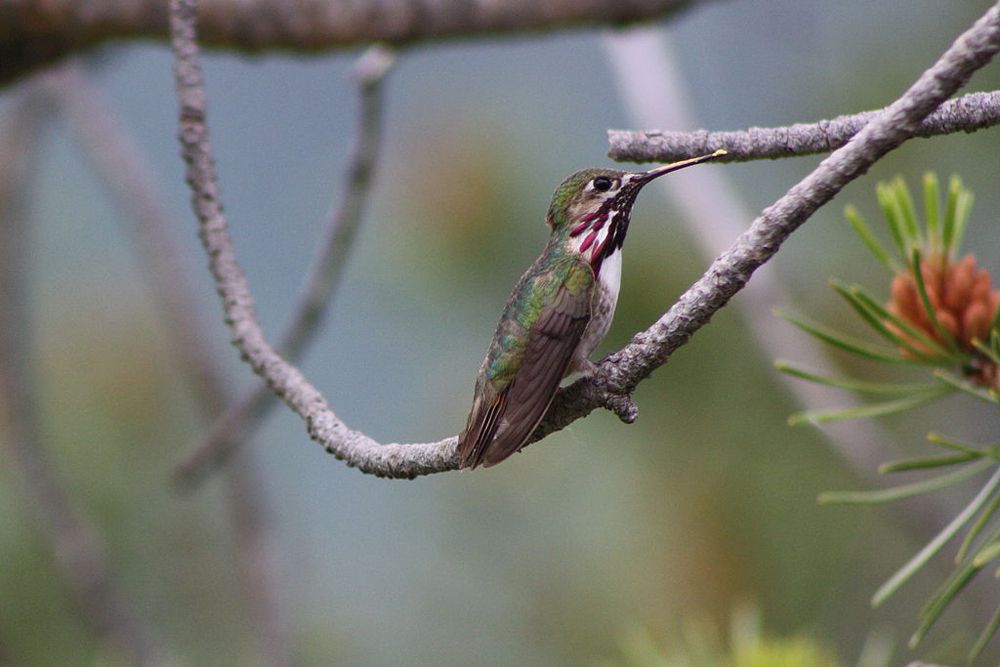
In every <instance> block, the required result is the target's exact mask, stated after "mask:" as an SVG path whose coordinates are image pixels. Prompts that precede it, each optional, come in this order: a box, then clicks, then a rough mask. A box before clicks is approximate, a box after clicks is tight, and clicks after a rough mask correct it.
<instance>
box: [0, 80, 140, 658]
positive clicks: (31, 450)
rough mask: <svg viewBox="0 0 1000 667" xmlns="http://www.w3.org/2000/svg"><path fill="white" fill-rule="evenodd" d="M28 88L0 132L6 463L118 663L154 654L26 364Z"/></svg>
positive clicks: (31, 95) (35, 116)
mask: <svg viewBox="0 0 1000 667" xmlns="http://www.w3.org/2000/svg"><path fill="white" fill-rule="evenodd" d="M41 98H42V95H41V94H39V93H38V92H37V91H34V90H33V91H29V92H28V93H27V96H26V97H25V98H24V99H22V100H21V101H20V103H19V105H18V106H17V107H16V108H15V109H14V110H13V112H12V114H11V117H10V119H9V120H8V122H7V123H5V127H4V128H3V129H2V131H0V139H2V141H3V145H2V146H0V155H2V156H3V158H2V160H0V271H2V274H3V275H2V276H0V420H2V421H3V422H4V423H5V425H6V438H5V440H6V445H7V447H8V448H9V450H8V451H9V460H10V462H11V465H13V466H14V470H15V471H16V478H17V480H18V482H19V483H20V487H19V488H20V489H21V492H22V494H23V505H24V509H25V512H27V513H29V514H33V516H34V519H35V521H34V525H35V526H36V527H37V528H38V530H39V532H40V533H41V534H42V536H43V537H44V538H45V540H46V541H47V542H48V544H49V546H50V547H51V549H52V552H53V555H54V560H55V565H56V568H57V570H58V572H59V575H60V577H61V579H62V581H63V582H64V583H65V584H66V586H67V588H68V589H69V590H70V592H71V593H72V594H73V597H74V598H75V602H76V604H77V606H78V607H79V608H80V612H81V617H82V619H83V620H84V622H85V623H86V624H87V625H88V626H90V628H91V629H92V630H93V631H94V632H95V633H96V634H97V635H98V636H99V638H100V640H101V641H102V642H105V643H106V644H107V645H108V646H109V647H110V648H112V649H113V651H114V652H115V653H117V654H118V655H119V657H120V658H121V659H122V660H125V661H126V662H128V663H129V664H147V663H149V662H151V661H153V659H154V653H155V650H154V646H153V642H152V639H151V637H152V635H151V633H150V632H149V631H148V629H147V628H145V627H144V626H143V624H142V622H141V621H140V620H139V618H138V617H137V616H136V614H135V612H134V610H133V609H132V608H131V606H130V605H129V604H128V602H126V600H125V597H124V596H123V595H122V593H121V591H120V590H118V586H117V584H116V583H115V581H114V578H113V577H112V575H111V570H110V567H109V564H108V561H107V558H106V556H105V553H104V552H105V547H104V544H103V543H102V540H101V538H100V535H99V534H98V533H97V531H96V530H95V529H94V527H93V526H92V525H91V523H90V522H89V521H88V520H87V519H86V517H84V515H83V514H82V513H81V512H80V511H79V510H77V509H76V508H75V506H74V503H73V502H72V501H71V500H70V498H69V497H68V496H67V494H66V491H65V490H64V489H63V487H62V485H61V483H60V481H59V479H58V477H57V475H56V473H55V470H54V468H53V467H52V464H51V463H50V461H49V459H48V456H47V453H46V450H45V447H44V445H43V438H42V434H41V427H40V423H39V419H40V418H39V416H38V414H37V413H38V411H37V404H36V401H37V398H38V392H37V389H36V387H35V378H34V373H33V372H32V370H31V368H30V363H31V356H32V355H31V351H30V349H29V344H28V342H29V341H31V340H34V338H33V336H32V335H31V330H30V329H31V325H30V319H31V318H30V313H29V310H30V309H29V307H28V304H27V302H26V285H25V276H26V275H27V273H28V272H27V270H26V267H25V265H24V263H25V260H26V259H27V258H28V257H30V256H31V253H30V251H29V249H28V236H29V234H28V226H27V221H26V212H25V210H24V209H25V208H26V202H25V197H26V190H27V181H28V176H29V172H30V171H31V169H30V168H29V162H30V161H31V157H33V155H34V153H35V151H34V148H35V144H36V142H37V137H38V135H39V132H40V126H41V122H42V120H43V117H44V116H45V115H47V114H45V110H46V105H45V103H44V102H43V101H42V99H41Z"/></svg>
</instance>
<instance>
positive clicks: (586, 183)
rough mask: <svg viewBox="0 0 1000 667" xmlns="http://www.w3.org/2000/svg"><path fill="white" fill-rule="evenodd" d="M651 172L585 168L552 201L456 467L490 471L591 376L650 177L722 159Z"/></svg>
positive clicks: (484, 376)
mask: <svg viewBox="0 0 1000 667" xmlns="http://www.w3.org/2000/svg"><path fill="white" fill-rule="evenodd" d="M725 154H726V151H724V150H718V151H715V152H714V153H711V154H709V155H702V156H700V157H695V158H691V159H689V160H681V161H680V162H674V163H671V164H668V165H664V166H662V167H657V168H655V169H650V170H649V171H639V172H629V171H621V170H617V169H599V168H591V169H583V170H581V171H578V172H576V173H574V174H573V175H571V176H569V177H568V178H567V179H566V180H564V181H563V182H562V184H560V185H559V187H558V188H556V191H555V193H554V194H553V195H552V203H551V204H550V205H549V210H548V213H547V214H546V216H545V222H546V224H547V225H548V226H549V230H550V233H549V240H548V243H546V244H545V249H544V250H543V251H542V254H541V255H540V256H539V257H538V259H536V260H535V262H534V263H533V264H532V265H531V267H529V268H528V270H527V271H526V272H525V273H524V275H523V276H521V279H520V280H519V281H518V282H517V284H516V285H515V286H514V291H513V292H511V295H510V298H509V299H508V300H507V304H506V306H505V307H504V309H503V313H502V314H501V315H500V321H499V322H498V323H497V328H496V333H495V334H494V335H493V342H492V343H491V344H490V347H489V350H488V351H487V352H486V358H485V359H483V364H482V366H481V367H480V369H479V375H478V377H477V378H476V388H475V393H474V394H473V399H472V410H471V412H470V413H469V419H468V422H467V423H466V426H465V430H464V431H462V433H461V434H460V435H459V436H458V455H459V468H475V467H476V466H478V465H483V466H484V467H489V466H492V465H495V464H497V463H500V462H501V461H503V460H504V459H506V458H507V457H509V456H511V455H512V454H514V452H517V451H519V450H520V449H521V448H522V447H524V445H525V444H526V443H527V441H528V438H529V437H531V434H532V432H533V431H534V430H535V427H536V426H538V423H539V422H540V421H541V420H542V417H544V416H545V412H546V411H547V410H548V408H549V405H550V404H551V403H552V399H553V398H554V397H555V395H556V392H557V391H558V389H559V383H560V382H562V380H563V378H565V377H566V376H568V375H571V374H573V373H576V372H582V373H592V372H593V370H594V368H595V364H594V363H593V362H591V361H590V359H589V357H590V354H591V353H592V352H593V351H594V349H595V348H596V347H597V346H598V345H599V344H600V342H601V341H602V340H604V336H605V335H606V334H607V333H608V329H609V328H610V327H611V319H612V318H613V317H614V313H615V305H616V304H617V302H618V287H619V284H620V282H621V269H622V255H621V250H622V245H623V244H624V243H625V234H626V233H627V232H628V225H629V218H630V216H631V214H632V205H633V204H634V203H635V198H636V195H638V194H639V190H641V189H642V187H643V186H644V185H646V184H647V183H649V182H650V181H652V180H653V179H655V178H658V177H660V176H663V175H664V174H669V173H671V172H674V171H677V170H679V169H684V168H685V167H690V166H693V165H696V164H700V163H702V162H706V161H708V160H711V159H713V158H716V157H719V156H722V155H725Z"/></svg>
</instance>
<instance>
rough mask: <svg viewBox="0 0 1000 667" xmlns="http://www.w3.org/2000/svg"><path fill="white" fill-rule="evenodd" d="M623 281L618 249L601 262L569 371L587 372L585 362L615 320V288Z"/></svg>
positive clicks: (620, 256)
mask: <svg viewBox="0 0 1000 667" xmlns="http://www.w3.org/2000/svg"><path fill="white" fill-rule="evenodd" d="M621 277H622V253H621V248H616V249H615V251H614V252H612V253H611V254H610V255H608V256H607V257H605V258H604V261H602V262H601V272H600V273H599V274H598V276H597V279H598V284H597V289H595V290H594V296H593V302H592V303H591V315H590V322H589V323H588V324H587V328H586V329H585V330H584V332H583V337H582V338H581V339H580V345H579V346H578V347H577V348H576V354H574V355H573V362H572V364H571V367H570V368H571V370H572V371H582V370H585V369H586V368H587V360H588V359H589V358H590V355H591V353H592V352H593V351H594V350H595V349H596V348H597V346H598V345H600V344H601V341H602V340H604V337H605V336H606V335H607V334H608V329H610V328H611V320H612V319H614V316H615V306H616V305H617V304H618V288H619V286H620V285H621Z"/></svg>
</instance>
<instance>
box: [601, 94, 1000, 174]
mask: <svg viewBox="0 0 1000 667" xmlns="http://www.w3.org/2000/svg"><path fill="white" fill-rule="evenodd" d="M880 113H882V111H863V112H861V113H856V114H852V115H849V116H837V117H836V118H833V119H830V120H821V121H819V122H818V123H797V124H795V125H789V126H788V127H751V128H750V129H749V130H743V131H739V132H709V131H707V130H697V131H695V132H676V131H667V130H608V144H609V148H608V157H610V158H611V159H612V160H618V161H620V162H674V161H676V160H686V159H687V158H690V157H695V156H696V155H705V154H706V153H711V152H713V151H715V150H717V149H719V148H724V149H725V150H727V151H729V154H728V155H726V156H724V157H721V158H719V159H717V160H715V161H716V162H747V161H749V160H765V159H766V160H774V159H777V158H783V157H796V156H799V155H814V154H816V153H829V152H830V151H832V150H835V149H837V148H840V147H841V146H843V145H844V144H846V143H847V142H848V140H850V138H851V137H853V136H854V135H856V134H857V133H858V132H860V131H861V129H862V128H863V127H864V126H865V125H866V124H868V123H869V122H870V121H871V120H872V119H874V118H875V117H876V116H878V114H880ZM994 125H1000V91H997V90H995V91H993V92H989V93H970V94H968V95H964V96H962V97H959V98H958V99H955V100H949V101H948V102H945V103H944V104H942V105H941V106H939V107H938V108H937V110H936V111H934V113H932V114H930V115H929V116H927V117H926V118H924V119H923V121H921V122H920V124H919V125H918V126H917V129H916V131H915V132H914V133H913V136H915V137H934V136H938V135H942V134H954V133H955V132H968V133H971V132H975V131H976V130H982V129H984V128H987V127H993V126H994Z"/></svg>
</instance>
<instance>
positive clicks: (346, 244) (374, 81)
mask: <svg viewBox="0 0 1000 667" xmlns="http://www.w3.org/2000/svg"><path fill="white" fill-rule="evenodd" d="M391 65H392V55H391V54H390V53H389V51H387V50H386V49H385V48H383V47H372V48H371V49H370V50H369V51H367V52H366V53H365V55H363V56H362V57H361V58H360V59H359V60H358V63H357V64H356V65H355V68H354V77H355V79H356V81H357V83H358V89H359V96H358V101H359V110H358V124H357V128H356V130H355V135H354V139H353V142H352V146H351V150H350V155H349V157H348V160H347V163H348V168H347V176H346V178H345V181H344V184H343V185H342V187H341V190H340V192H339V193H338V196H337V199H336V203H335V204H334V205H333V206H331V211H330V214H329V216H328V218H327V219H328V222H327V223H326V225H325V226H324V228H323V238H322V241H321V242H320V245H319V249H318V252H317V255H316V257H315V258H314V259H313V262H312V267H311V268H310V271H309V275H308V277H307V278H306V283H305V286H304V288H303V290H302V293H301V295H300V296H299V299H298V303H297V304H296V306H295V308H294V309H293V310H292V316H291V318H290V321H289V323H288V326H287V328H286V329H285V332H284V334H283V335H282V336H281V339H280V340H281V342H280V343H279V349H280V350H281V354H282V356H284V357H285V358H286V359H287V360H288V361H290V362H292V363H295V362H297V361H298V360H299V358H300V357H301V356H302V353H303V351H304V350H305V348H306V347H307V346H308V344H309V343H310V341H311V340H312V339H313V336H314V334H315V333H316V331H317V330H318V329H319V326H320V325H321V324H322V322H323V319H324V317H325V314H326V311H327V309H328V308H329V306H330V304H331V303H332V295H333V294H334V293H335V292H336V290H337V285H339V284H340V277H341V276H342V275H343V270H344V264H345V263H346V262H347V257H348V255H349V253H350V250H351V247H352V244H353V240H354V237H355V234H356V232H357V228H358V225H359V223H360V222H361V218H362V215H363V213H364V206H365V203H366V202H367V201H368V195H369V192H370V190H371V185H372V177H373V175H374V171H375V165H376V161H377V159H378V154H379V150H380V146H381V143H382V116H383V107H384V104H383V95H382V81H383V79H384V77H385V75H386V74H387V73H388V71H389V68H390V67H391ZM275 404H276V401H275V400H274V394H273V393H271V391H270V389H269V388H268V386H267V384H264V383H261V384H260V385H258V386H256V387H255V388H253V389H251V390H249V391H247V392H246V393H244V394H243V395H241V396H240V397H239V398H237V399H236V400H235V401H234V402H233V403H232V404H230V405H229V406H228V407H227V408H226V411H225V412H224V413H223V414H222V415H221V416H219V417H218V418H217V419H216V420H215V422H214V423H213V424H212V426H211V428H209V430H208V432H207V433H206V434H205V436H204V438H203V439H202V440H201V441H199V442H198V443H197V444H196V445H195V446H194V447H193V448H192V449H191V452H190V453H189V454H188V455H187V456H185V458H184V460H183V461H182V462H181V463H180V465H178V466H177V469H176V471H175V478H176V479H177V480H179V481H180V482H183V483H185V484H191V483H193V482H195V481H196V479H197V478H199V477H200V476H203V475H204V474H205V473H206V472H208V470H209V469H211V468H213V467H216V466H218V465H219V464H221V463H222V462H223V461H224V460H225V458H226V457H227V456H228V455H229V454H230V453H231V452H232V451H233V450H234V449H235V448H236V446H238V445H239V444H240V443H242V442H244V441H245V440H246V438H247V437H249V435H250V433H251V432H252V431H253V429H254V427H255V426H256V425H257V424H259V423H260V420H261V419H263V417H264V416H265V415H266V414H267V412H268V411H269V410H270V408H271V407H272V406H274V405H275Z"/></svg>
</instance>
